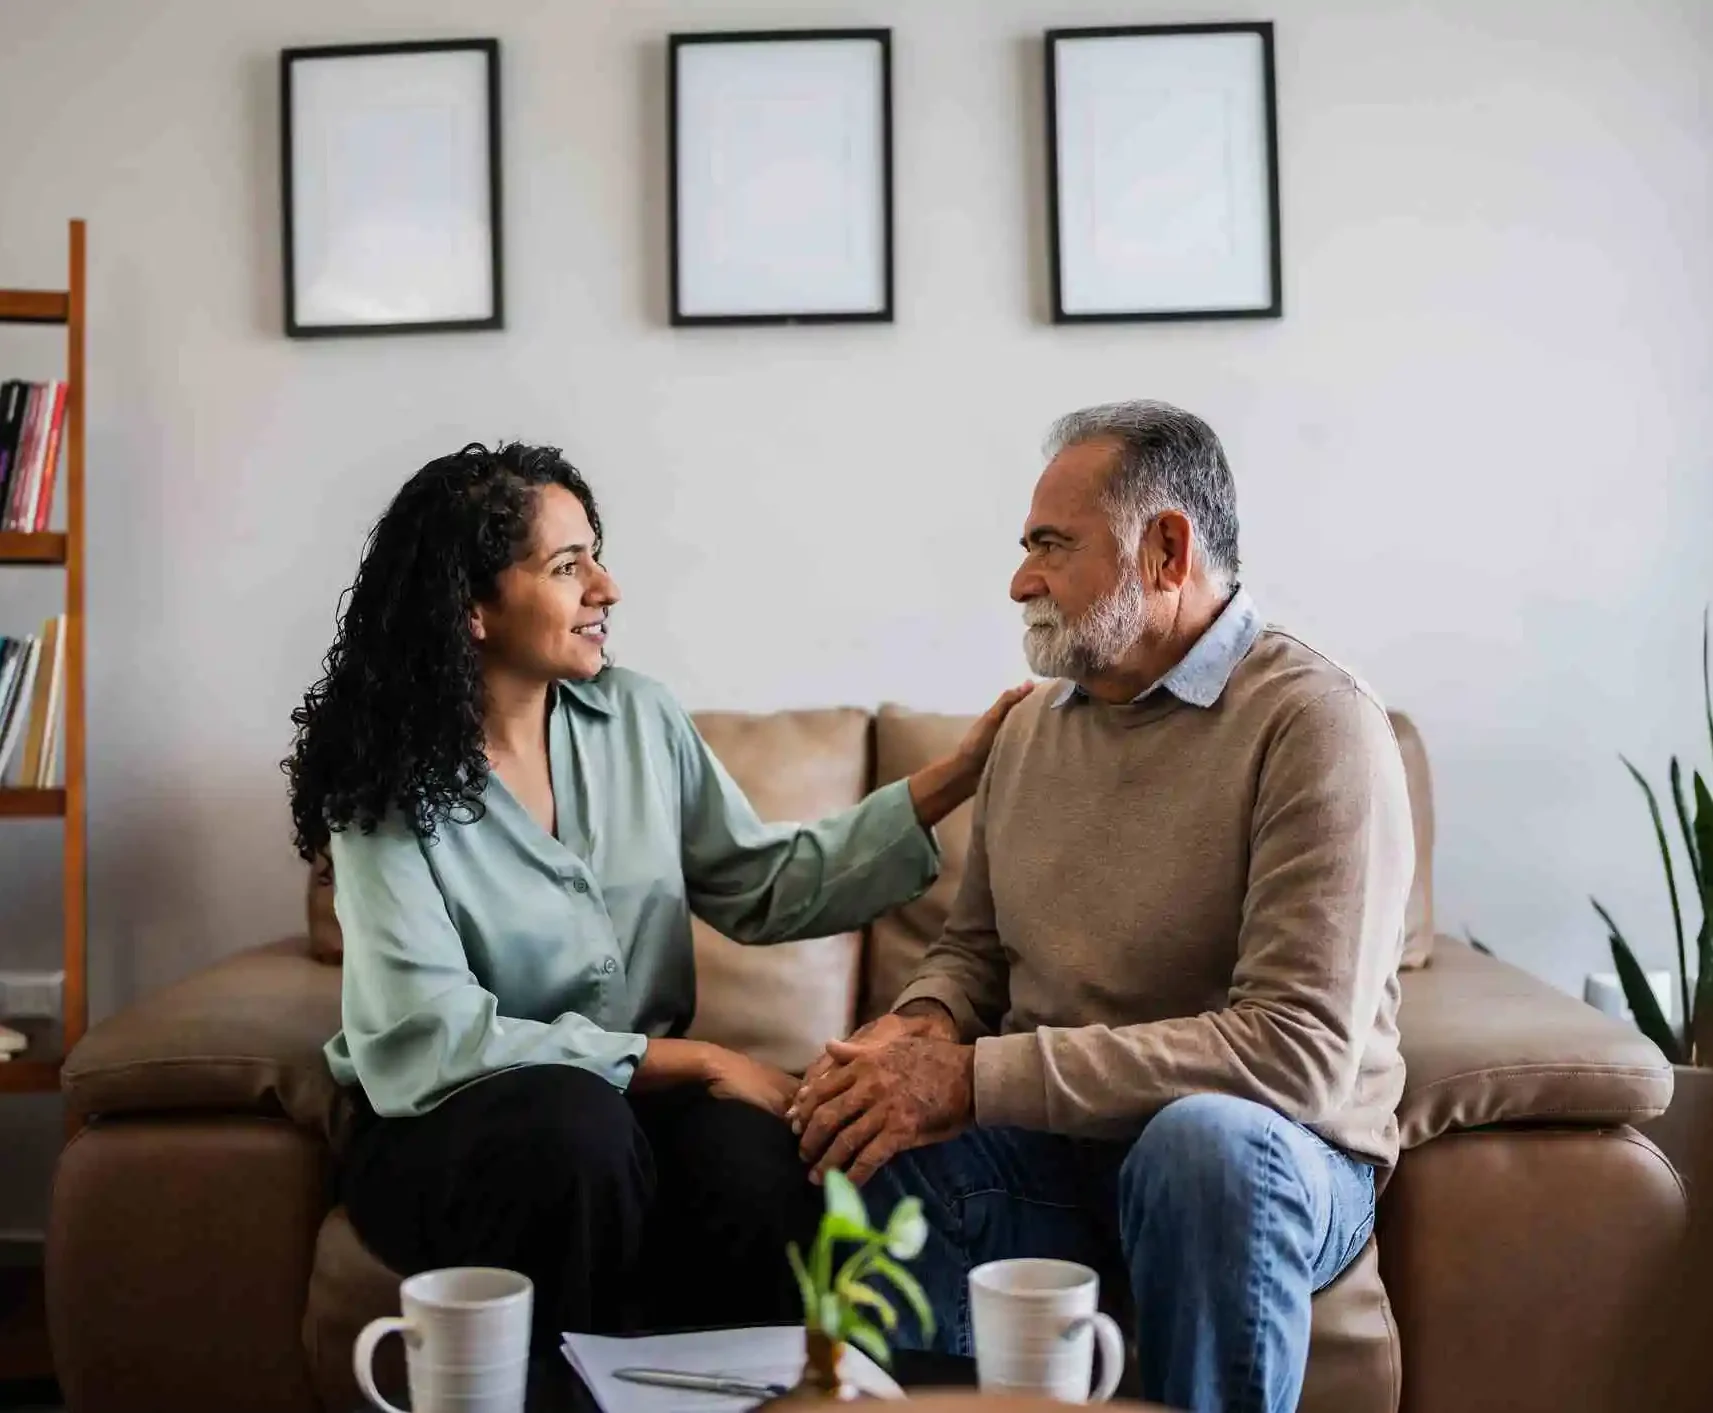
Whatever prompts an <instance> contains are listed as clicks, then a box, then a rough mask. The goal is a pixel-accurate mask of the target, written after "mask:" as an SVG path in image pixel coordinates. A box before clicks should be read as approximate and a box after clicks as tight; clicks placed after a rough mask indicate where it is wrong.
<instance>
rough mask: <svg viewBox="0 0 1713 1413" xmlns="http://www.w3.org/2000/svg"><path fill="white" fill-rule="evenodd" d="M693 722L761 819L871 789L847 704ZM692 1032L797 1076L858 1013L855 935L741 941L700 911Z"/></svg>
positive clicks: (860, 727)
mask: <svg viewBox="0 0 1713 1413" xmlns="http://www.w3.org/2000/svg"><path fill="white" fill-rule="evenodd" d="M695 721H696V728H697V730H699V731H700V732H701V733H702V737H703V739H704V740H705V741H707V743H708V746H709V748H710V749H711V750H712V751H713V752H714V754H715V755H716V756H717V757H718V758H719V760H720V763H721V764H722V765H724V766H725V767H726V769H727V770H729V771H730V772H731V774H732V778H733V779H735V780H736V781H737V782H738V784H739V785H740V786H741V787H742V788H743V792H744V793H745V794H746V795H748V796H749V800H750V803H751V804H752V805H754V806H755V810H756V813H757V814H759V815H760V816H761V817H762V818H763V819H766V820H780V819H789V820H816V819H819V818H821V817H822V816H824V815H829V814H834V813H836V812H837V811H839V810H843V809H848V808H849V807H850V806H852V805H854V804H856V803H857V802H858V801H859V800H861V799H862V797H863V795H864V793H865V792H866V790H867V788H868V774H869V752H868V735H869V718H868V714H867V713H866V712H863V711H858V710H855V709H854V708H843V709H834V710H828V711H785V712H776V713H773V714H771V715H765V716H752V715H745V714H741V713H737V712H703V713H701V714H699V715H697V716H696V718H695ZM692 928H693V932H694V936H695V943H696V992H697V1002H696V1020H695V1024H694V1025H693V1026H692V1027H691V1029H690V1034H691V1035H692V1036H693V1037H694V1038H696V1039H698V1040H708V1041H712V1042H713V1043H714V1044H716V1045H724V1046H726V1047H727V1048H729V1049H733V1050H740V1051H742V1052H743V1053H744V1054H747V1055H753V1056H755V1057H756V1058H757V1059H762V1060H766V1061H767V1062H768V1063H770V1064H775V1065H778V1066H780V1067H781V1068H782V1069H786V1070H790V1071H791V1072H792V1073H794V1074H795V1073H801V1072H802V1070H803V1069H804V1068H805V1067H806V1066H808V1064H809V1063H810V1062H811V1061H812V1060H814V1059H815V1057H816V1056H817V1055H819V1054H820V1053H821V1051H822V1050H823V1049H824V1048H825V1046H826V1043H827V1041H828V1040H831V1039H837V1038H841V1037H843V1036H845V1035H848V1034H849V1033H850V1030H851V1026H852V1023H853V1019H854V1017H855V1014H856V1001H857V982H858V965H859V960H860V956H861V950H862V942H861V937H860V936H859V934H857V933H854V932H853V933H845V934H844V935H842V936H838V937H825V938H819V939H816V940H814V941H807V942H786V943H783V944H781V945H779V946H774V947H740V946H739V945H738V944H737V943H735V942H732V941H729V940H728V939H727V938H725V937H722V936H721V935H720V934H719V933H718V932H716V931H715V930H714V929H713V928H711V927H709V926H708V925H707V924H706V923H705V922H703V921H702V920H701V919H700V918H696V919H694V921H693V924H692Z"/></svg>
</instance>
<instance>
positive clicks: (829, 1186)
mask: <svg viewBox="0 0 1713 1413" xmlns="http://www.w3.org/2000/svg"><path fill="white" fill-rule="evenodd" d="M826 1190H827V1215H828V1216H829V1217H834V1218H837V1219H838V1220H840V1221H842V1222H847V1223H849V1224H850V1225H852V1226H854V1227H857V1228H859V1229H860V1230H861V1231H862V1233H863V1234H864V1235H865V1236H866V1235H867V1234H868V1229H869V1228H868V1208H866V1207H865V1206H863V1202H862V1194H861V1193H860V1192H858V1191H857V1190H856V1184H855V1183H854V1182H852V1181H851V1180H850V1179H849V1178H848V1177H846V1176H845V1175H844V1174H843V1173H841V1172H840V1171H839V1170H838V1169H837V1168H831V1169H829V1170H828V1172H827V1176H826Z"/></svg>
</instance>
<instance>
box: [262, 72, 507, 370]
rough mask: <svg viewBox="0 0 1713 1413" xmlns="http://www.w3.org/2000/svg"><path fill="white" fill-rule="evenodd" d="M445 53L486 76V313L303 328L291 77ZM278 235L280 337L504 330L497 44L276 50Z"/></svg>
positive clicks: (326, 324)
mask: <svg viewBox="0 0 1713 1413" xmlns="http://www.w3.org/2000/svg"><path fill="white" fill-rule="evenodd" d="M448 51H475V52H478V53H480V54H482V55H484V56H485V59H486V65H485V68H486V76H487V105H486V116H487V129H488V131H487V165H488V172H487V178H488V179H487V194H488V245H489V250H488V265H489V273H490V280H491V289H492V296H493V297H492V312H491V313H489V314H488V315H486V316H483V317H480V318H471V319H464V318H458V319H423V320H410V321H405V322H391V323H378V322H377V323H345V324H330V323H307V324H306V323H304V322H302V321H301V320H300V319H299V317H298V309H297V288H296V284H297V280H296V243H295V225H296V220H295V215H294V205H295V198H294V172H293V157H292V109H293V103H292V89H293V85H292V74H293V69H294V66H296V65H297V64H300V63H306V62H315V61H320V60H328V59H347V58H354V57H364V58H373V57H381V56H393V55H405V54H431V53H445V52H448ZM279 88H280V235H281V263H282V266H283V272H284V286H285V309H284V315H285V332H286V336H287V337H288V338H297V339H310V338H337V337H346V336H353V335H356V336H361V335H367V334H437V333H462V332H469V331H478V330H488V329H503V328H504V327H505V262H504V244H505V241H504V209H505V208H504V203H503V201H502V189H503V183H502V178H501V141H500V44H499V40H497V39H424V40H407V41H399V42H393V43H385V44H324V45H313V46H304V47H298V48H292V49H282V50H281V51H280V83H279Z"/></svg>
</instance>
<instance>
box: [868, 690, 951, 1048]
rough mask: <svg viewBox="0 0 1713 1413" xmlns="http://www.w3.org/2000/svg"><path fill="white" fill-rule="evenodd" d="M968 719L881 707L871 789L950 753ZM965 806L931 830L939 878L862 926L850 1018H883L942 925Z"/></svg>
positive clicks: (889, 706)
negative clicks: (858, 979)
mask: <svg viewBox="0 0 1713 1413" xmlns="http://www.w3.org/2000/svg"><path fill="white" fill-rule="evenodd" d="M974 720H975V718H974V717H973V716H947V715H940V714H937V713H933V712H923V711H910V710H908V709H906V708H904V707H900V706H893V705H890V704H888V705H884V706H882V707H881V708H880V712H879V714H878V715H877V716H876V717H875V723H874V777H875V778H874V783H875V785H876V787H877V788H878V787H879V786H881V785H889V784H891V783H892V782H893V781H894V780H902V779H903V778H904V777H905V776H907V775H909V774H910V773H911V772H913V771H915V770H919V769H920V768H921V767H922V766H924V765H926V764H928V762H929V761H931V760H934V759H936V758H938V757H940V756H943V755H945V754H947V753H948V752H949V751H951V750H952V749H953V748H954V747H955V746H956V745H957V744H958V742H959V741H961V740H962V739H963V737H964V733H965V732H966V731H968V730H969V728H970V723H971V722H972V721H974ZM971 813H972V807H971V806H970V805H968V804H963V805H960V806H958V808H957V809H955V810H953V811H952V813H951V814H949V815H947V816H946V818H945V819H943V820H941V821H940V823H939V824H937V825H935V826H934V834H935V837H936V838H938V839H939V841H940V876H939V877H938V878H937V879H935V880H934V885H933V887H931V888H929V889H928V891H927V892H926V893H924V894H923V895H922V896H921V897H920V898H917V899H916V900H915V901H914V902H910V903H906V904H905V905H904V906H903V907H901V908H894V909H893V910H892V911H891V912H889V913H887V914H885V915H884V916H882V917H878V918H876V919H875V920H874V922H873V924H872V925H871V926H870V927H869V944H868V955H867V957H866V958H865V961H864V966H863V985H862V1002H861V1006H860V1009H859V1013H858V1019H859V1020H862V1021H869V1020H872V1019H874V1017H875V1016H878V1015H884V1014H885V1013H886V1012H887V1011H888V1010H889V1009H890V1008H891V1006H892V1002H893V1000H894V999H895V998H896V997H897V995H898V993H899V992H900V991H902V990H903V989H904V986H905V983H906V982H908V981H909V980H910V977H911V974H912V973H913V972H914V971H915V970H916V967H917V964H918V963H919V962H921V960H922V955H923V953H924V952H926V951H927V950H928V948H929V946H930V945H931V944H932V943H933V941H934V939H935V938H937V937H938V936H939V935H940V931H941V929H942V928H944V927H945V925H946V915H947V913H949V912H950V911H951V908H952V900H953V899H954V898H956V897H957V896H958V887H959V885H960V884H961V883H962V882H963V877H964V855H965V854H966V853H968V852H969V844H970V816H971Z"/></svg>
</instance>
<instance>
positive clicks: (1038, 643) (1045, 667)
mask: <svg viewBox="0 0 1713 1413" xmlns="http://www.w3.org/2000/svg"><path fill="white" fill-rule="evenodd" d="M1147 615H1148V600H1147V595H1145V594H1144V593H1143V592H1142V585H1141V582H1140V581H1139V580H1136V579H1131V578H1126V579H1125V580H1124V581H1123V582H1122V583H1121V584H1120V585H1119V586H1118V587H1117V588H1116V589H1114V590H1113V591H1112V592H1111V593H1110V594H1108V595H1107V596H1106V597H1105V598H1103V599H1101V600H1100V601H1099V602H1097V603H1096V604H1095V605H1094V607H1093V608H1091V609H1089V611H1088V612H1087V613H1085V614H1084V615H1083V616H1082V617H1081V618H1080V619H1078V620H1077V621H1076V622H1075V623H1067V622H1065V617H1064V615H1063V614H1062V613H1060V612H1059V606H1058V605H1057V604H1056V603H1054V602H1053V601H1052V600H1051V599H1034V600H1031V601H1030V602H1029V603H1027V604H1025V605H1024V606H1023V622H1024V624H1025V625H1026V630H1025V632H1024V634H1023V656H1024V657H1025V658H1026V659H1028V662H1029V670H1030V671H1031V672H1033V673H1034V674H1035V675H1036V676H1037V677H1070V678H1082V677H1091V676H1093V675H1095V674H1096V673H1100V672H1105V671H1107V670H1108V669H1110V668H1112V667H1114V666H1115V665H1116V664H1117V663H1118V662H1120V661H1121V660H1122V659H1123V658H1124V656H1125V654H1127V653H1128V652H1129V651H1130V650H1131V649H1132V648H1133V647H1135V646H1136V644H1137V642H1138V641H1139V640H1140V639H1141V637H1142V631H1143V629H1144V627H1145V626H1146V624H1147Z"/></svg>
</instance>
